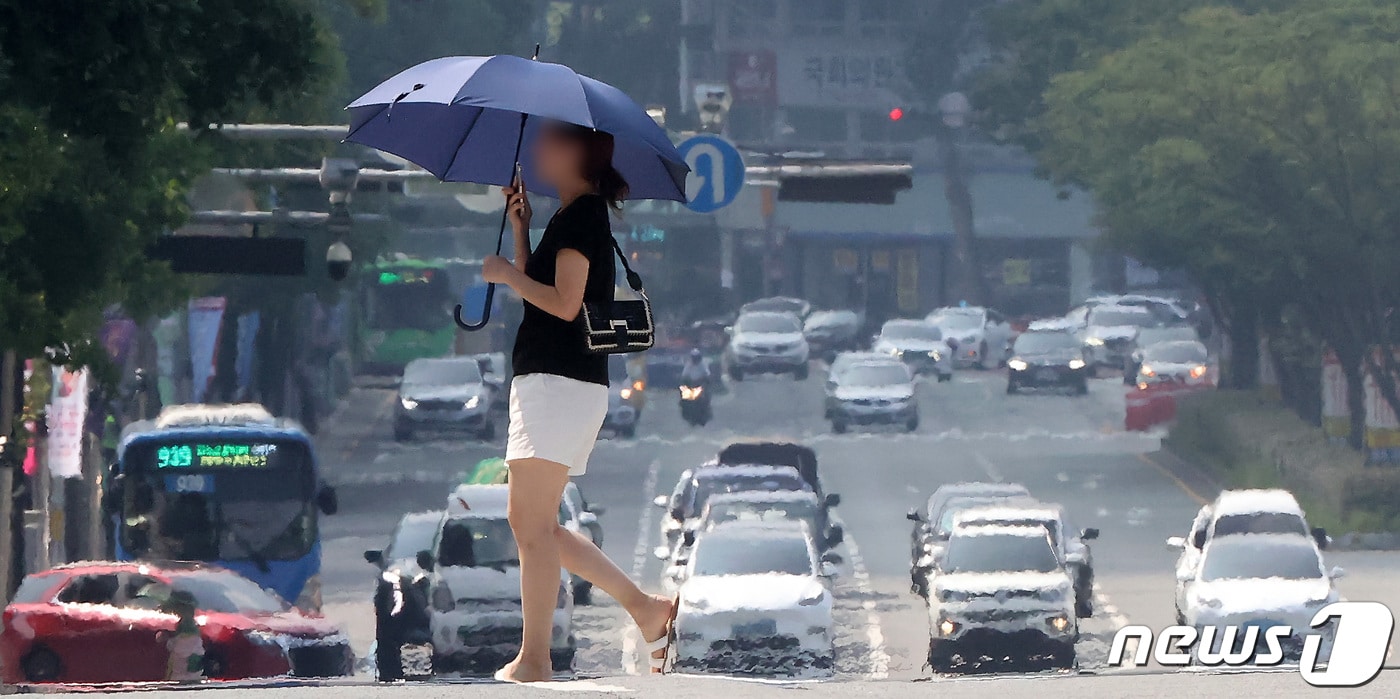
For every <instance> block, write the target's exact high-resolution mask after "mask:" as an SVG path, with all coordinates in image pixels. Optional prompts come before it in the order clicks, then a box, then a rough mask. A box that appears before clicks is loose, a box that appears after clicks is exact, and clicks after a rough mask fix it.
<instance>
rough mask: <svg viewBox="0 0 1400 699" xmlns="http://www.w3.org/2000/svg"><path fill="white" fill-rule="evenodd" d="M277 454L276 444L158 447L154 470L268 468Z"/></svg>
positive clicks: (195, 444) (207, 444) (214, 444)
mask: <svg viewBox="0 0 1400 699" xmlns="http://www.w3.org/2000/svg"><path fill="white" fill-rule="evenodd" d="M276 454H277V445H276V444H259V443H253V444H230V443H218V442H212V443H199V442H197V443H193V444H168V445H161V446H159V447H157V448H156V450H155V457H156V468H192V469H202V468H268V467H270V466H271V465H272V464H273V458H274V457H275V455H276Z"/></svg>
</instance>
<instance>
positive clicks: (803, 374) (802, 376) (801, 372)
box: [792, 362, 811, 381]
mask: <svg viewBox="0 0 1400 699" xmlns="http://www.w3.org/2000/svg"><path fill="white" fill-rule="evenodd" d="M809 374H811V368H810V367H808V366H807V363H806V362H803V363H802V366H799V367H797V369H796V370H795V371H793V372H792V378H794V379H797V380H798V381H806V380H807V376H808V375H809Z"/></svg>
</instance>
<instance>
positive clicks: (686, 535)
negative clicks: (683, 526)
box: [681, 529, 695, 546]
mask: <svg viewBox="0 0 1400 699" xmlns="http://www.w3.org/2000/svg"><path fill="white" fill-rule="evenodd" d="M681 543H682V544H683V545H685V546H694V545H695V530H694V529H687V530H686V531H685V532H683V533H682V534H681Z"/></svg>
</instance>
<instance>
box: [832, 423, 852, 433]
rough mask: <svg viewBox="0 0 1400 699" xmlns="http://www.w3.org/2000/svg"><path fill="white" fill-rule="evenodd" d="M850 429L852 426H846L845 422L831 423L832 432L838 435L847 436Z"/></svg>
mask: <svg viewBox="0 0 1400 699" xmlns="http://www.w3.org/2000/svg"><path fill="white" fill-rule="evenodd" d="M848 429H850V426H849V425H847V424H846V421H845V420H832V421H831V431H832V432H835V433H836V434H846V430H848Z"/></svg>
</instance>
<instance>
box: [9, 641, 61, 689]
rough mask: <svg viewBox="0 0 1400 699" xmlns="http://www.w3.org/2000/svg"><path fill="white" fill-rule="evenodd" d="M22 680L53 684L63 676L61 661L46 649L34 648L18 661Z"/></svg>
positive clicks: (55, 654)
mask: <svg viewBox="0 0 1400 699" xmlns="http://www.w3.org/2000/svg"><path fill="white" fill-rule="evenodd" d="M19 667H20V670H22V671H23V672H24V679H26V680H28V681H30V682H53V681H55V680H57V679H58V678H59V676H60V675H62V674H63V661H61V660H59V659H58V654H57V653H54V652H53V651H51V650H49V649H48V648H43V647H39V648H35V649H34V650H32V651H29V655H26V656H24V660H21V661H19Z"/></svg>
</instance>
